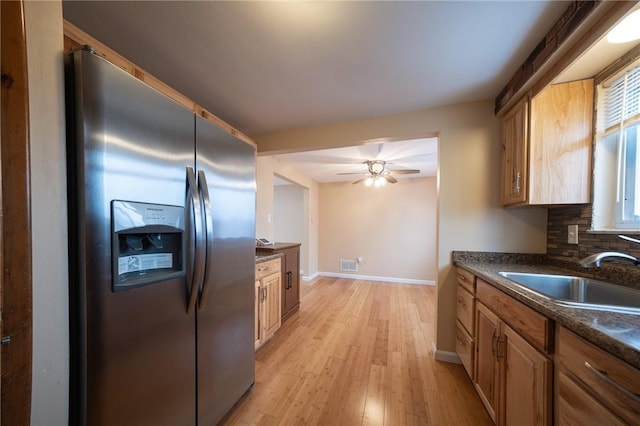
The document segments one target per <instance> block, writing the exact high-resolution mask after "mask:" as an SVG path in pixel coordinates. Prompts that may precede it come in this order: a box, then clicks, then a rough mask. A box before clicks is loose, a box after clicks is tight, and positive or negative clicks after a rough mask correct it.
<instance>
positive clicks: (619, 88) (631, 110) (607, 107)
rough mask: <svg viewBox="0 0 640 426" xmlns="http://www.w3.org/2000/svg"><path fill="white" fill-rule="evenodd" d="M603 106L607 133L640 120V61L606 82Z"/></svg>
mask: <svg viewBox="0 0 640 426" xmlns="http://www.w3.org/2000/svg"><path fill="white" fill-rule="evenodd" d="M603 107H604V108H603V111H602V112H603V115H604V116H603V118H604V120H603V127H604V129H605V133H608V132H609V131H611V130H614V128H618V127H619V126H620V125H621V124H622V125H624V124H629V123H631V122H635V121H637V120H640V63H636V65H635V66H633V67H632V68H630V69H629V70H628V71H626V72H625V73H624V74H623V75H622V76H619V77H617V78H616V79H614V80H612V81H611V82H608V83H606V84H604V87H603Z"/></svg>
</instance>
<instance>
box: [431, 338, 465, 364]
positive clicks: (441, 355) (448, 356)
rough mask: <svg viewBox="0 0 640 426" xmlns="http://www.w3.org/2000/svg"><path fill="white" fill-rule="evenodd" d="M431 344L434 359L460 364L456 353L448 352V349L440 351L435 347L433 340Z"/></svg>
mask: <svg viewBox="0 0 640 426" xmlns="http://www.w3.org/2000/svg"><path fill="white" fill-rule="evenodd" d="M432 345H433V353H434V355H435V358H436V360H438V361H443V362H449V363H451V364H462V362H461V361H460V357H458V354H457V353H455V352H449V351H441V350H439V349H437V348H436V342H433V344H432Z"/></svg>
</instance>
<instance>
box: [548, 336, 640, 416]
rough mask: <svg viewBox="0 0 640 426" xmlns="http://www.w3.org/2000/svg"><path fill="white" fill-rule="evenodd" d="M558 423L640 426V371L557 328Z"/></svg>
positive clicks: (580, 338)
mask: <svg viewBox="0 0 640 426" xmlns="http://www.w3.org/2000/svg"><path fill="white" fill-rule="evenodd" d="M557 346H558V351H557V354H556V359H555V361H556V364H557V380H556V382H557V384H556V423H557V424H559V425H575V424H593V425H618V424H633V425H638V424H640V370H639V369H637V368H635V367H633V366H631V365H629V364H627V363H626V362H624V361H622V360H621V359H619V358H617V357H615V356H613V355H611V354H610V353H608V352H605V351H603V350H602V349H600V348H599V347H597V346H595V345H593V344H591V343H589V342H587V341H586V340H584V339H583V338H582V337H580V336H578V335H576V334H574V333H572V332H571V331H569V330H567V329H566V328H564V327H558V331H557Z"/></svg>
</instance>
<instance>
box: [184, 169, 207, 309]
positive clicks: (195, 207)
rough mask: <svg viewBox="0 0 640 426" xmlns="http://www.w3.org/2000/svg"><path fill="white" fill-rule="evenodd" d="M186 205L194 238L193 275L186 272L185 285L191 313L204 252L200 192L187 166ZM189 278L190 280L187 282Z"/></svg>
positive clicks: (195, 298)
mask: <svg viewBox="0 0 640 426" xmlns="http://www.w3.org/2000/svg"><path fill="white" fill-rule="evenodd" d="M187 205H190V206H191V209H189V208H188V209H187V214H191V215H193V216H192V217H193V226H194V228H195V240H196V241H195V243H196V248H195V253H194V259H193V265H192V266H193V268H192V270H193V275H192V276H189V274H187V285H188V287H189V289H190V292H189V303H188V305H187V313H188V314H191V313H192V312H193V309H194V308H195V306H196V301H197V298H198V289H199V288H200V285H201V284H202V279H203V277H204V266H205V265H204V257H205V253H203V249H204V247H203V243H204V233H203V232H202V203H201V202H200V194H198V187H197V184H196V175H195V172H194V170H193V167H187ZM189 280H190V281H191V282H189Z"/></svg>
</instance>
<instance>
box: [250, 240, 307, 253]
mask: <svg viewBox="0 0 640 426" xmlns="http://www.w3.org/2000/svg"><path fill="white" fill-rule="evenodd" d="M300 245H301V243H281V242H275V243H273V244H271V245H268V246H256V252H265V253H270V252H274V251H278V250H284V249H288V248H291V247H298V246H300Z"/></svg>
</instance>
